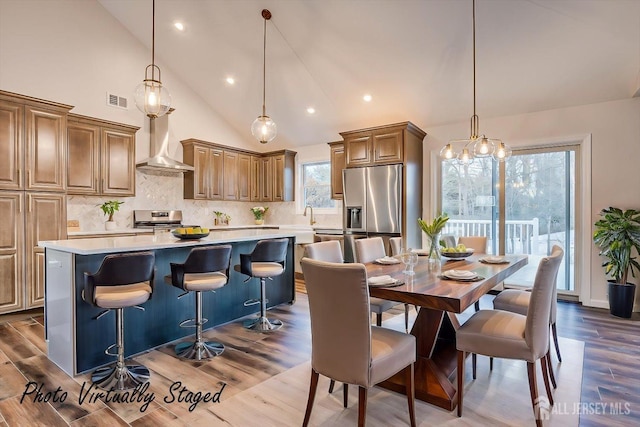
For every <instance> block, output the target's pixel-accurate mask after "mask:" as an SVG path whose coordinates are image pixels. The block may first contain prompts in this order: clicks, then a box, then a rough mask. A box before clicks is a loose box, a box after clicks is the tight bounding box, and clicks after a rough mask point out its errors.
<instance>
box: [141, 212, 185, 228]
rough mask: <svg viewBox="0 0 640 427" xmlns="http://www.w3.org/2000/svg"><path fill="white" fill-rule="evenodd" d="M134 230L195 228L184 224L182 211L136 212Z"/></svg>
mask: <svg viewBox="0 0 640 427" xmlns="http://www.w3.org/2000/svg"><path fill="white" fill-rule="evenodd" d="M133 227H134V228H152V229H172V228H177V227H195V226H192V225H188V226H187V225H184V224H183V223H182V211H180V210H172V211H160V210H134V211H133Z"/></svg>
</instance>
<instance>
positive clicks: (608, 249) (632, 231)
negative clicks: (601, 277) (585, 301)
mask: <svg viewBox="0 0 640 427" xmlns="http://www.w3.org/2000/svg"><path fill="white" fill-rule="evenodd" d="M593 241H594V243H595V244H596V246H597V247H598V248H599V249H600V256H602V257H603V258H604V261H603V263H602V266H603V267H604V271H605V274H607V275H608V276H609V277H611V279H612V280H609V309H610V311H611V314H613V315H614V316H617V317H625V318H629V317H631V313H632V312H633V302H634V296H635V288H636V285H635V284H633V283H629V282H628V281H627V280H628V276H629V272H631V275H632V276H633V277H635V272H636V271H640V264H638V261H636V257H635V256H634V250H635V252H636V254H637V253H638V249H639V248H640V211H638V210H635V209H627V210H625V211H623V210H621V209H618V208H613V207H609V208H607V209H603V210H602V211H601V212H600V219H599V220H598V221H596V223H595V231H594V233H593Z"/></svg>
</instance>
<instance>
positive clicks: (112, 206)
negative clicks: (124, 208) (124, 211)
mask: <svg viewBox="0 0 640 427" xmlns="http://www.w3.org/2000/svg"><path fill="white" fill-rule="evenodd" d="M123 203H124V202H119V201H117V200H109V201H107V202H104V203H103V204H101V205H99V206H100V209H101V210H102V212H103V213H104V214H105V215H109V218H108V219H107V222H106V223H105V228H106V229H107V230H113V229H114V228H116V222H115V221H114V220H113V214H114V213H115V212H116V211H118V210H120V205H121V204H123Z"/></svg>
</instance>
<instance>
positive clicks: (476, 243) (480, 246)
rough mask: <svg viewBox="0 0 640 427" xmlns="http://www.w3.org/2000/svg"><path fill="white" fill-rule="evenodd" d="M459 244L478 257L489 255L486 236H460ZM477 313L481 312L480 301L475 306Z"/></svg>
mask: <svg viewBox="0 0 640 427" xmlns="http://www.w3.org/2000/svg"><path fill="white" fill-rule="evenodd" d="M458 244H463V245H465V246H466V247H467V248H469V249H473V253H474V254H476V255H484V254H486V253H487V237H486V236H460V237H458ZM473 307H474V308H475V310H476V311H478V310H480V301H476V302H475V304H474V305H473Z"/></svg>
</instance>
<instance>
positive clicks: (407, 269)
mask: <svg viewBox="0 0 640 427" xmlns="http://www.w3.org/2000/svg"><path fill="white" fill-rule="evenodd" d="M400 260H401V261H402V263H403V264H404V271H403V273H404V274H406V275H407V276H413V275H414V274H415V273H414V271H413V267H414V266H415V265H416V264H417V263H418V254H417V253H415V252H413V251H412V250H411V248H404V249H403V250H402V253H401V255H400Z"/></svg>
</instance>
